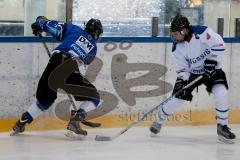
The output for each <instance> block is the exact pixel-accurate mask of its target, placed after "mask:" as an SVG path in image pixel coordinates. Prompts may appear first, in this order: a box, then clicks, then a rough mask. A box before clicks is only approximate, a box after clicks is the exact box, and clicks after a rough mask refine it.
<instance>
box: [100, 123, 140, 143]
mask: <svg viewBox="0 0 240 160" xmlns="http://www.w3.org/2000/svg"><path fill="white" fill-rule="evenodd" d="M139 122H141V121H140V120H138V121H134V122H133V123H131V124H130V125H129V126H128V127H126V128H124V129H123V130H121V131H120V132H118V133H117V134H116V135H115V136H113V137H107V136H100V135H96V137H95V140H96V141H112V140H114V139H116V138H117V137H119V136H120V135H122V134H123V133H125V132H127V131H128V130H129V129H130V128H132V127H133V126H135V125H136V124H138V123H139Z"/></svg>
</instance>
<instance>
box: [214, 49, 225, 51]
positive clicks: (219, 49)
mask: <svg viewBox="0 0 240 160" xmlns="http://www.w3.org/2000/svg"><path fill="white" fill-rule="evenodd" d="M211 51H225V49H211Z"/></svg>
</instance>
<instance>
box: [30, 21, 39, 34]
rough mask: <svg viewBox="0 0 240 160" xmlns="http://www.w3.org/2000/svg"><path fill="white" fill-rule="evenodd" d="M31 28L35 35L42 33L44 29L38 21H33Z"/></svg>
mask: <svg viewBox="0 0 240 160" xmlns="http://www.w3.org/2000/svg"><path fill="white" fill-rule="evenodd" d="M31 28H32V33H33V34H34V35H35V36H38V35H39V34H41V33H42V29H41V28H40V27H39V26H38V25H37V24H36V23H33V24H32V25H31Z"/></svg>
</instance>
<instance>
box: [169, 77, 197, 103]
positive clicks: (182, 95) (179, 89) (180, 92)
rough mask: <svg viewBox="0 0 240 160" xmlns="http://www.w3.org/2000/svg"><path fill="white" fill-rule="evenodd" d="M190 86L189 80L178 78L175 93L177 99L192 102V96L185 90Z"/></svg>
mask: <svg viewBox="0 0 240 160" xmlns="http://www.w3.org/2000/svg"><path fill="white" fill-rule="evenodd" d="M187 84H188V81H187V80H183V79H181V78H177V80H176V83H175V86H174V89H173V91H174V93H175V97H176V98H179V99H183V100H187V101H191V100H192V97H193V96H192V94H191V93H189V92H188V89H183V88H184V87H185V86H186V85H187Z"/></svg>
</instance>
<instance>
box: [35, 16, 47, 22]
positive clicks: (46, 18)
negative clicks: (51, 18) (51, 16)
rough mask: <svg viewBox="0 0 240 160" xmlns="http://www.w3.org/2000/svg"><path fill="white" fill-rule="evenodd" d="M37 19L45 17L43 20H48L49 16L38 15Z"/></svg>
mask: <svg viewBox="0 0 240 160" xmlns="http://www.w3.org/2000/svg"><path fill="white" fill-rule="evenodd" d="M37 19H43V20H46V21H48V18H47V17H45V16H38V17H37Z"/></svg>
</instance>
